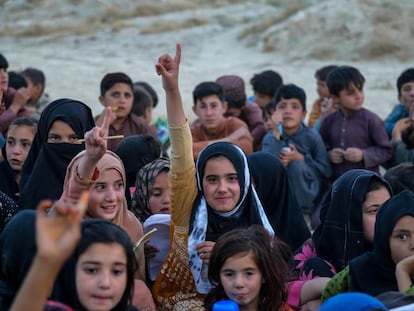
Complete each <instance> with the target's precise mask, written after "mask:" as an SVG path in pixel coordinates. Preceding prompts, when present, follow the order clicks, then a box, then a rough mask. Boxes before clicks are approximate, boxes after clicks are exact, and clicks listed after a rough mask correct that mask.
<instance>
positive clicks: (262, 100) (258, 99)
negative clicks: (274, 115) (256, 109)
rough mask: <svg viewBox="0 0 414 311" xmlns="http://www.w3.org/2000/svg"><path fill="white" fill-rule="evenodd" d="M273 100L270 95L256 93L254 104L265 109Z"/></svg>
mask: <svg viewBox="0 0 414 311" xmlns="http://www.w3.org/2000/svg"><path fill="white" fill-rule="evenodd" d="M271 100H272V97H270V96H269V95H266V94H263V93H259V92H254V102H255V103H256V104H258V105H259V106H260V108H262V109H263V108H264V107H265V106H266V105H267V104H268V103H270V101H271Z"/></svg>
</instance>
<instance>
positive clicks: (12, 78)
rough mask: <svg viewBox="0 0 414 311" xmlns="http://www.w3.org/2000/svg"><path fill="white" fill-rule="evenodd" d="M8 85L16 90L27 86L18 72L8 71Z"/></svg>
mask: <svg viewBox="0 0 414 311" xmlns="http://www.w3.org/2000/svg"><path fill="white" fill-rule="evenodd" d="M9 86H10V87H12V88H14V89H15V90H18V89H20V88H22V87H27V82H26V80H25V78H24V77H23V76H22V75H21V74H20V73H17V72H16V71H9Z"/></svg>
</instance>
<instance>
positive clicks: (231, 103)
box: [216, 75, 246, 109]
mask: <svg viewBox="0 0 414 311" xmlns="http://www.w3.org/2000/svg"><path fill="white" fill-rule="evenodd" d="M216 83H218V84H219V85H221V87H222V88H223V92H224V97H225V99H226V102H227V107H228V108H236V109H242V108H243V107H244V106H245V105H246V89H245V86H244V80H243V79H242V78H241V77H239V76H237V75H224V76H221V77H218V78H217V79H216Z"/></svg>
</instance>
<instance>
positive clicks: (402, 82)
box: [384, 68, 414, 138]
mask: <svg viewBox="0 0 414 311" xmlns="http://www.w3.org/2000/svg"><path fill="white" fill-rule="evenodd" d="M397 90H398V101H399V103H398V104H397V105H395V106H394V108H393V109H392V111H391V113H390V114H389V115H388V117H387V118H386V119H385V120H384V122H385V129H386V130H387V134H388V137H390V138H391V137H392V132H393V129H394V127H395V126H396V125H397V123H400V124H399V130H400V131H401V130H404V129H401V127H404V125H402V124H401V123H403V124H406V123H407V122H399V121H400V120H402V119H406V118H407V117H408V116H409V113H410V108H411V109H413V108H414V106H413V105H414V68H408V69H406V70H404V71H403V72H402V73H401V74H400V76H399V77H398V79H397Z"/></svg>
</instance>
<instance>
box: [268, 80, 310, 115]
mask: <svg viewBox="0 0 414 311" xmlns="http://www.w3.org/2000/svg"><path fill="white" fill-rule="evenodd" d="M292 98H295V99H297V100H299V101H300V104H301V105H302V107H303V110H304V111H306V94H305V90H304V89H302V88H301V87H299V86H297V85H295V84H285V85H283V86H281V87H280V89H279V91H278V92H277V93H276V95H275V102H276V106H277V104H278V103H279V102H280V101H281V100H282V99H292Z"/></svg>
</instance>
